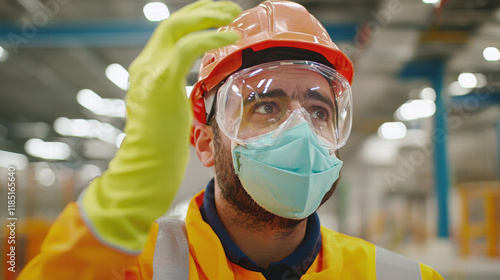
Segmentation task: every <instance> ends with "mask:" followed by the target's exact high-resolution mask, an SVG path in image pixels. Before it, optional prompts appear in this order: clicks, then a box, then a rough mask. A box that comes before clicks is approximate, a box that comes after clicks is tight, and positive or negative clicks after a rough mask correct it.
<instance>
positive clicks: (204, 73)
mask: <svg viewBox="0 0 500 280" xmlns="http://www.w3.org/2000/svg"><path fill="white" fill-rule="evenodd" d="M226 30H232V31H236V32H238V33H239V34H240V40H238V41H237V42H236V43H235V44H233V45H229V46H225V47H222V48H219V49H215V50H211V51H208V52H206V53H205V56H204V57H203V60H202V63H201V67H200V73H199V76H198V82H197V83H196V84H195V85H194V87H193V90H192V92H191V95H190V99H191V103H192V105H193V111H194V125H195V126H196V125H199V124H206V121H207V120H206V110H205V102H204V94H205V93H206V92H208V91H209V90H211V89H212V88H214V87H215V86H217V85H218V84H219V83H221V82H222V81H224V80H225V79H226V78H227V77H228V76H229V75H231V74H232V73H234V72H236V71H238V70H240V69H243V68H248V67H250V66H254V65H257V64H260V63H264V62H270V61H276V60H287V59H295V60H300V59H301V60H312V61H316V62H319V63H323V64H326V65H328V66H331V67H332V68H334V69H335V70H336V71H337V72H339V73H340V74H342V75H343V76H344V77H345V78H346V79H347V81H348V82H349V83H352V78H353V75H354V69H353V66H352V62H351V61H350V60H349V58H347V56H346V55H345V54H344V53H342V51H340V50H339V48H338V47H337V45H335V44H334V43H333V42H332V39H331V38H330V36H329V35H328V33H327V31H326V30H325V28H324V27H323V26H322V25H321V23H320V22H319V21H318V20H317V19H316V18H315V17H314V16H313V15H311V14H310V13H309V12H308V11H307V10H306V9H305V8H304V7H303V6H301V5H299V4H297V3H294V2H290V1H265V2H263V3H261V4H260V5H258V6H257V7H254V8H252V9H249V10H246V11H244V12H243V13H241V14H240V15H239V16H238V17H237V18H236V19H235V20H234V21H233V22H232V23H230V24H229V25H227V26H224V27H221V28H220V29H219V30H218V31H219V32H224V31H226ZM191 141H192V142H193V139H191Z"/></svg>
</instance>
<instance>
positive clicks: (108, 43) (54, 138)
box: [0, 0, 500, 279]
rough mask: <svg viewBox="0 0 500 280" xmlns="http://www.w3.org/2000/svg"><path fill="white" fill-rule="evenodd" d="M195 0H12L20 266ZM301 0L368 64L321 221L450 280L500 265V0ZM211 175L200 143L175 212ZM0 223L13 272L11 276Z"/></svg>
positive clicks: (11, 108) (0, 136) (2, 171)
mask: <svg viewBox="0 0 500 280" xmlns="http://www.w3.org/2000/svg"><path fill="white" fill-rule="evenodd" d="M189 2H192V1H186V0H163V1H161V2H154V3H150V2H149V1H144V0H106V1H97V0H87V1H84V0H0V201H1V203H0V205H1V207H0V218H1V222H0V223H1V224H2V225H4V223H7V217H8V211H7V210H8V207H7V192H8V191H7V177H8V168H9V166H15V167H16V180H17V190H16V205H15V207H16V208H15V209H16V217H17V218H18V228H17V238H18V240H19V241H20V243H21V245H20V247H18V265H19V266H21V267H22V266H23V265H24V264H25V263H26V262H27V261H28V260H29V259H30V258H32V257H33V255H34V254H36V252H37V251H38V249H39V246H40V243H41V241H42V240H43V236H44V235H45V234H46V232H47V230H48V227H49V226H50V224H51V222H52V221H53V220H54V219H55V218H56V217H57V215H58V214H59V213H60V212H61V211H62V210H63V208H64V207H65V205H66V204H67V203H68V202H69V201H71V200H75V199H76V198H77V197H78V195H79V193H80V192H81V190H82V189H83V188H84V187H85V186H86V185H87V184H88V182H89V181H90V180H91V179H92V178H94V177H95V176H98V175H99V174H101V173H102V172H103V171H104V170H105V169H106V168H107V165H108V163H109V160H110V159H111V158H112V157H113V155H114V153H115V152H116V150H117V149H118V147H119V145H120V143H121V140H123V137H124V134H123V128H124V125H125V103H124V101H123V99H124V96H125V93H126V86H127V79H128V72H127V70H126V69H127V68H128V67H129V65H130V63H131V62H132V61H133V59H134V58H135V57H136V56H137V55H138V54H139V52H140V51H141V49H142V47H143V46H144V45H145V43H146V42H147V39H148V38H149V37H150V35H151V33H152V31H153V30H154V28H155V26H156V25H157V24H158V20H160V19H163V18H166V17H168V14H169V13H173V12H175V11H176V10H178V9H180V8H181V7H182V6H184V5H186V4H187V3H189ZM235 2H237V3H238V4H240V5H241V6H242V7H243V8H244V9H246V8H250V7H253V6H255V5H258V3H260V2H261V1H257V0H247V1H242V0H241V1H235ZM297 2H299V3H300V4H302V5H304V6H305V7H306V8H307V9H308V10H309V11H310V12H311V13H312V14H313V15H315V16H316V17H317V18H318V19H319V20H320V22H321V23H322V24H323V25H324V26H325V28H326V29H327V31H328V33H329V34H330V36H331V37H332V39H333V41H334V42H335V43H336V44H337V45H338V46H339V48H340V49H341V50H342V51H344V52H345V53H346V54H347V55H348V56H349V58H350V59H351V60H352V61H353V63H354V67H355V76H354V82H353V99H354V120H353V130H352V133H351V136H350V139H349V141H348V143H347V145H346V146H345V147H344V148H342V149H341V151H340V152H341V157H342V160H343V161H344V167H343V171H342V179H341V183H340V185H339V187H338V188H337V191H336V193H335V194H334V196H333V198H332V199H331V200H330V201H329V202H328V203H326V204H325V205H324V206H323V207H322V208H321V209H320V210H319V212H320V216H321V219H322V223H323V224H324V225H326V226H328V227H330V228H333V229H335V230H338V231H341V232H344V233H347V234H350V235H353V236H359V237H362V238H365V239H367V240H369V241H371V242H373V243H375V244H377V245H381V246H384V247H387V248H390V249H392V250H394V251H396V252H399V253H401V254H403V255H406V256H408V257H410V258H412V259H415V260H418V261H421V262H424V263H426V264H428V265H430V266H432V267H434V268H435V269H437V270H438V271H439V272H440V273H442V274H443V275H444V276H445V277H446V278H447V279H500V106H499V104H500V61H499V59H500V53H499V49H500V1H498V0H441V1H439V0H299V1H297ZM198 69H199V62H198V63H197V64H195V65H194V66H193V68H192V71H191V73H190V75H189V77H188V84H189V85H192V84H193V83H194V82H195V81H196V79H197V72H198ZM188 92H189V88H188ZM193 174H196V176H193ZM212 176H213V171H212V170H210V169H206V168H204V167H203V166H202V165H201V164H200V163H199V162H198V160H197V158H196V154H195V153H194V152H191V160H190V162H189V165H188V169H187V172H186V178H185V180H184V182H183V184H182V187H181V189H180V191H179V193H178V195H177V197H176V199H175V201H174V204H173V206H172V207H171V210H170V211H169V213H177V214H178V213H183V212H184V211H185V210H186V208H187V201H188V200H189V199H190V197H192V196H193V195H194V194H196V193H197V192H198V191H200V190H201V189H203V188H204V187H205V185H206V183H207V182H208V180H209V179H210V178H211V177H212ZM0 234H1V235H0V237H1V238H0V241H1V245H0V252H1V256H0V260H1V264H0V268H2V270H1V272H0V279H13V278H12V275H10V274H8V273H7V270H6V265H7V264H6V261H5V259H4V258H5V257H6V250H7V242H6V237H7V235H8V232H7V230H6V227H5V226H2V231H1V232H0Z"/></svg>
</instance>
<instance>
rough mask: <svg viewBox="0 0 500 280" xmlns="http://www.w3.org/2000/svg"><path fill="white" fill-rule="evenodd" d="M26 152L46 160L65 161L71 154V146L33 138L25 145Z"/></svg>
mask: <svg viewBox="0 0 500 280" xmlns="http://www.w3.org/2000/svg"><path fill="white" fill-rule="evenodd" d="M24 149H25V150H26V152H27V153H28V154H30V155H32V156H34V157H39V158H44V159H55V160H65V159H68V158H69V156H70V154H71V149H70V148H69V146H68V145H67V144H65V143H62V142H44V141H43V140H42V139H38V138H32V139H30V140H28V141H26V143H25V144H24Z"/></svg>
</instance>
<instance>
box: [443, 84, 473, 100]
mask: <svg viewBox="0 0 500 280" xmlns="http://www.w3.org/2000/svg"><path fill="white" fill-rule="evenodd" d="M470 91H471V89H469V88H464V87H462V86H461V85H460V83H459V82H458V81H454V82H453V83H451V84H450V85H449V86H448V94H449V95H452V96H459V95H465V94H467V93H469V92H470Z"/></svg>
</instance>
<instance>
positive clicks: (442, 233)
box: [430, 61, 450, 238]
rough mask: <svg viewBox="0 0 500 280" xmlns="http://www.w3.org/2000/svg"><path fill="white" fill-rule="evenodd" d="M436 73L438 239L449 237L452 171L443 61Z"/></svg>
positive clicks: (434, 77)
mask: <svg viewBox="0 0 500 280" xmlns="http://www.w3.org/2000/svg"><path fill="white" fill-rule="evenodd" d="M434 64H435V65H434V67H435V68H434V71H433V72H434V73H433V75H432V76H431V77H430V78H431V81H432V87H433V88H434V90H435V91H436V114H435V115H434V135H433V140H434V183H435V186H436V194H437V202H438V237H441V238H448V237H449V218H448V217H449V214H448V196H449V188H450V170H449V166H448V150H447V143H448V126H447V117H448V106H447V105H448V102H447V101H446V97H445V96H443V86H444V76H445V75H444V74H445V65H444V62H443V61H436V62H435V63H434Z"/></svg>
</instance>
